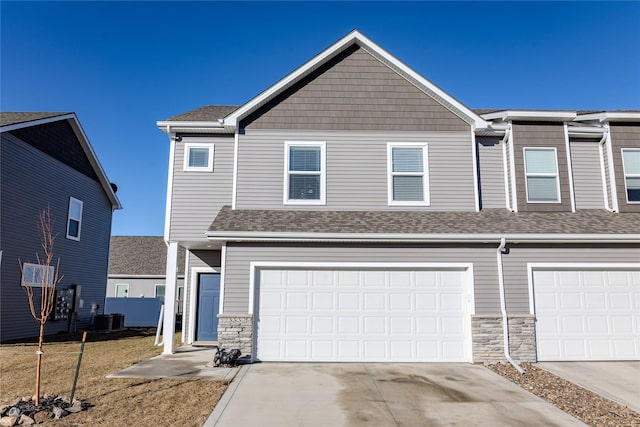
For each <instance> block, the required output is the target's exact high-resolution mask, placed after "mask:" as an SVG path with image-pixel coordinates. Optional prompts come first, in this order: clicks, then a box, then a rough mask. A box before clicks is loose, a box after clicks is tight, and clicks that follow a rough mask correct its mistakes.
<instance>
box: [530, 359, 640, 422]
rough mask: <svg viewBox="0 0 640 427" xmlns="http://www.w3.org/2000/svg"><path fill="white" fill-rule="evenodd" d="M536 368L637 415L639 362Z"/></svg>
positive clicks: (551, 364) (550, 364)
mask: <svg viewBox="0 0 640 427" xmlns="http://www.w3.org/2000/svg"><path fill="white" fill-rule="evenodd" d="M537 366H539V367H540V368H542V369H544V370H546V371H549V372H551V373H552V374H555V375H557V376H559V377H560V378H564V379H566V380H568V381H571V382H572V383H574V384H577V385H579V386H580V387H583V388H586V389H587V390H591V391H593V392H594V393H597V394H599V395H601V396H603V397H606V398H607V399H609V400H613V401H614V402H618V403H620V404H622V405H625V406H628V407H629V408H630V409H632V410H634V411H636V412H638V413H640V362H639V361H630V362H626V361H625V362H540V363H538V364H537Z"/></svg>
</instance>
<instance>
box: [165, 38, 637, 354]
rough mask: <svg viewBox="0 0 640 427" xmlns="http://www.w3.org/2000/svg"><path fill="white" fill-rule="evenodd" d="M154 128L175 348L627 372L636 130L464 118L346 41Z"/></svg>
mask: <svg viewBox="0 0 640 427" xmlns="http://www.w3.org/2000/svg"><path fill="white" fill-rule="evenodd" d="M496 90H499V89H496ZM486 102H487V104H490V103H491V100H490V99H488V100H487V101H486ZM157 125H158V127H159V128H160V129H161V130H162V131H163V132H165V133H166V134H167V135H168V137H169V142H170V157H169V180H168V186H167V214H166V228H165V236H164V237H165V239H166V241H167V242H168V244H169V250H168V262H167V290H166V294H167V295H169V294H170V293H175V283H176V280H175V277H176V270H177V254H178V247H183V248H186V250H187V255H186V258H187V260H186V270H185V275H186V277H185V299H186V303H185V317H184V319H185V322H184V328H185V331H184V332H185V337H186V341H187V342H198V341H216V340H217V341H218V342H219V343H220V344H221V345H222V346H224V347H227V348H229V347H231V348H233V347H239V348H241V349H242V351H243V353H244V354H249V355H251V357H252V358H253V359H254V360H262V361H346V362H350V361H397V362H412V361H425V362H427V361H428V362H461V361H463V362H474V363H477V362H483V361H495V360H504V359H509V360H511V359H515V360H518V361H536V360H617V359H626V360H629V359H640V111H588V112H585V111H538V110H535V111H534V110H530V111H523V110H472V109H470V108H469V107H467V106H465V105H464V104H462V103H461V102H460V101H458V100H456V99H454V98H453V97H452V96H450V95H449V94H447V93H446V92H444V91H443V90H442V89H440V88H438V87H437V86H435V85H434V84H433V83H431V82H430V81H428V80H427V79H425V78H424V77H422V76H421V75H419V74H418V73H416V72H415V71H414V70H412V69H411V68H409V67H408V66H407V65H405V64H403V63H402V62H400V61H399V60H398V59H397V58H395V57H394V56H393V55H391V54H390V53H389V52H387V51H385V50H384V49H382V48H381V47H380V46H378V45H376V44H375V43H374V42H373V41H371V40H370V39H368V38H367V37H365V36H364V35H362V34H361V33H359V32H358V31H353V32H351V33H349V34H347V35H346V36H344V37H343V38H341V39H340V40H338V41H337V42H336V43H334V44H333V45H331V46H330V47H329V48H327V49H326V50H324V51H322V52H321V53H320V54H318V55H316V56H315V57H313V58H312V59H310V60H309V61H308V62H307V63H305V64H303V65H302V66H300V67H299V68H297V69H296V70H295V71H293V72H292V73H291V74H289V75H287V76H286V77H284V78H283V79H282V80H280V81H279V82H277V83H276V84H274V85H273V86H271V87H270V88H267V89H266V90H265V91H264V92H262V93H260V94H259V95H257V96H256V97H255V98H253V99H252V100H250V101H249V102H247V103H246V104H244V105H241V106H238V107H236V106H206V107H202V108H200V109H197V110H195V111H191V112H187V113H184V114H181V115H178V116H175V117H173V118H170V119H168V120H164V121H159V122H158V123H157ZM174 312H175V307H170V306H168V307H167V311H166V315H167V319H166V320H165V324H172V322H171V318H172V316H173V313H174ZM172 351H173V348H172V343H171V340H165V353H171V352H172Z"/></svg>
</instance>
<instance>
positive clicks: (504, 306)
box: [496, 237, 524, 374]
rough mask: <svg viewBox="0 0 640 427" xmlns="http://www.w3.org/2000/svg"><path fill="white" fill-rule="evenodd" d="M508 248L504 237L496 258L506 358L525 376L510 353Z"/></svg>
mask: <svg viewBox="0 0 640 427" xmlns="http://www.w3.org/2000/svg"><path fill="white" fill-rule="evenodd" d="M506 246H507V240H506V239H505V238H504V237H503V238H501V239H500V245H499V246H498V250H497V251H496V256H497V259H498V286H499V287H500V310H501V311H502V336H503V341H504V345H503V347H504V357H505V358H506V359H507V361H508V362H509V363H511V365H513V367H514V368H516V370H517V371H518V372H520V373H521V374H524V369H522V368H521V367H520V365H518V364H517V363H516V362H515V360H513V359H512V358H511V354H510V351H509V324H508V322H507V301H506V298H505V291H504V274H503V272H502V251H503V250H504V248H505V247H506Z"/></svg>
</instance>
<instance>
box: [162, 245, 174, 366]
mask: <svg viewBox="0 0 640 427" xmlns="http://www.w3.org/2000/svg"><path fill="white" fill-rule="evenodd" d="M177 289H178V243H176V242H169V245H168V246H167V279H166V285H165V291H164V320H163V327H162V339H163V341H164V350H163V351H162V354H173V335H174V334H175V332H176V295H177V293H178V292H177Z"/></svg>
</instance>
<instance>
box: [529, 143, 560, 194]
mask: <svg viewBox="0 0 640 427" xmlns="http://www.w3.org/2000/svg"><path fill="white" fill-rule="evenodd" d="M527 150H553V155H554V156H555V159H556V171H555V173H531V174H530V173H528V172H527ZM522 160H523V163H524V187H525V191H526V195H527V203H555V204H559V203H562V196H561V194H560V172H559V167H558V149H557V148H556V147H523V148H522ZM529 177H532V178H544V177H547V178H548V177H553V178H555V179H556V194H558V200H554V201H549V200H543V201H540V200H529V184H528V182H527V178H529Z"/></svg>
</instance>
